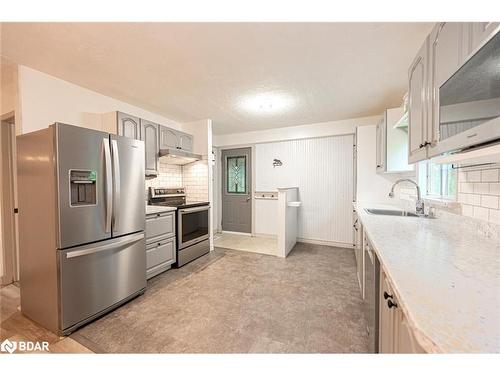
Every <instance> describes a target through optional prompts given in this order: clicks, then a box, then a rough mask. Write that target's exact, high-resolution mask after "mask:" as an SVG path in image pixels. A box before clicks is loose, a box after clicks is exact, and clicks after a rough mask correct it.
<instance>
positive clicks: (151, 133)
mask: <svg viewBox="0 0 500 375" xmlns="http://www.w3.org/2000/svg"><path fill="white" fill-rule="evenodd" d="M141 140H142V141H144V147H145V167H146V168H145V171H146V176H157V175H158V170H159V168H158V152H159V142H158V124H155V123H154V122H151V121H148V120H143V119H141Z"/></svg>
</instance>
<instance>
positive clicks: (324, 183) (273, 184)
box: [255, 135, 354, 244]
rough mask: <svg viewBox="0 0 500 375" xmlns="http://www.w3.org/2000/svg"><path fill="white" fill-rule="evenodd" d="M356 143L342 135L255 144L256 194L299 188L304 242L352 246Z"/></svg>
mask: <svg viewBox="0 0 500 375" xmlns="http://www.w3.org/2000/svg"><path fill="white" fill-rule="evenodd" d="M353 142H354V136H353V135H343V136H334V137H325V138H312V139H301V140H292V141H283V142H273V143H263V144H257V145H255V162H256V165H255V173H256V176H255V177H256V182H255V184H256V186H255V189H256V191H276V189H277V188H278V187H293V186H296V187H298V188H299V200H300V201H301V202H302V206H301V207H300V208H299V211H298V212H299V214H298V223H299V235H298V236H299V237H300V238H304V239H307V240H317V241H326V242H328V241H331V242H337V243H345V244H350V243H352V199H353V185H354V184H353ZM273 159H279V160H281V162H282V163H283V165H282V166H280V167H273ZM257 220H258V218H257ZM256 226H258V223H256Z"/></svg>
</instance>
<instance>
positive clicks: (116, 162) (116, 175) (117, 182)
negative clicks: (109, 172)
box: [111, 139, 120, 229]
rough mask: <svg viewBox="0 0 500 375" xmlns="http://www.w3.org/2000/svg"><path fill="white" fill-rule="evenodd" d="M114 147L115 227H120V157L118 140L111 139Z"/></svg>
mask: <svg viewBox="0 0 500 375" xmlns="http://www.w3.org/2000/svg"><path fill="white" fill-rule="evenodd" d="M111 146H112V149H113V154H112V155H113V228H115V229H116V228H118V223H119V220H118V219H119V218H120V157H119V155H118V142H117V141H116V140H114V139H113V140H111Z"/></svg>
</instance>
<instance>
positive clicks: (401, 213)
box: [365, 208, 419, 217]
mask: <svg viewBox="0 0 500 375" xmlns="http://www.w3.org/2000/svg"><path fill="white" fill-rule="evenodd" d="M365 211H366V212H368V213H369V214H372V215H390V216H411V217H419V216H418V215H416V214H414V213H412V212H407V211H400V210H384V209H379V208H365Z"/></svg>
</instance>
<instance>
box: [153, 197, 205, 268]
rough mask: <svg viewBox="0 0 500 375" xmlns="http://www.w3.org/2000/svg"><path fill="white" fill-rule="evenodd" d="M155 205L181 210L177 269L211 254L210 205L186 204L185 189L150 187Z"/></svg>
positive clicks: (178, 224)
mask: <svg viewBox="0 0 500 375" xmlns="http://www.w3.org/2000/svg"><path fill="white" fill-rule="evenodd" d="M148 203H149V204H150V205H153V206H169V207H176V208H177V220H176V224H175V225H176V231H177V246H176V247H177V262H176V263H175V264H174V267H177V268H179V267H182V266H183V265H185V264H186V263H189V262H191V261H192V260H195V259H196V258H199V257H200V256H202V255H205V254H207V253H208V252H209V251H210V240H209V222H210V203H209V202H190V201H186V190H185V189H184V188H178V189H170V188H152V187H150V188H149V202H148Z"/></svg>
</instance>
